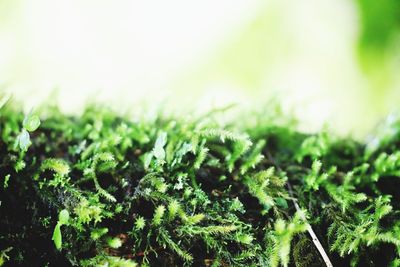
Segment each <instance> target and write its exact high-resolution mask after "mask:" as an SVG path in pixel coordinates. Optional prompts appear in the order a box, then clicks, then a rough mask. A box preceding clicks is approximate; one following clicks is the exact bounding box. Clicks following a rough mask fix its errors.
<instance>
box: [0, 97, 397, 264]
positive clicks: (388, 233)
mask: <svg viewBox="0 0 400 267" xmlns="http://www.w3.org/2000/svg"><path fill="white" fill-rule="evenodd" d="M226 112H228V111H223V112H220V111H218V110H216V111H213V112H210V113H208V114H206V115H205V116H201V117H197V118H183V117H182V116H181V117H171V116H162V115H161V114H160V115H159V116H157V117H154V118H146V119H138V118H136V119H132V118H129V117H128V116H122V115H120V114H117V113H115V112H113V111H111V110H108V109H106V108H99V107H93V106H91V107H88V108H87V109H86V110H85V111H84V112H83V113H82V114H81V115H79V116H67V115H63V114H62V113H61V112H60V111H58V110H57V109H56V108H54V107H51V108H46V109H43V110H41V111H37V112H31V113H30V114H24V113H23V112H22V111H21V109H19V108H18V106H17V105H16V104H13V103H7V104H4V102H3V105H2V106H1V108H0V133H1V139H0V155H1V157H0V174H1V177H0V179H1V186H0V215H1V216H0V266H26V265H28V264H29V265H31V266H114V267H116V266H182V265H185V266H280V265H282V266H321V265H322V266H323V265H327V266H331V264H333V265H334V266H349V265H351V266H388V265H391V266H399V265H400V254H399V253H400V220H399V218H400V204H399V203H400V202H399V200H400V193H399V190H398V188H399V185H400V154H399V150H398V149H399V147H400V120H399V119H396V118H391V119H390V120H389V121H388V123H387V125H385V126H382V127H381V129H380V131H379V132H377V133H376V134H375V135H374V138H371V141H369V142H367V143H366V144H364V143H359V142H357V141H354V140H352V139H348V138H347V139H341V138H338V137H335V136H334V135H332V134H330V133H329V132H327V131H323V132H321V133H319V134H303V133H299V132H298V131H296V125H295V122H294V121H293V120H291V119H290V118H287V117H285V116H284V115H282V113H281V112H279V110H277V109H275V108H268V109H267V110H266V111H264V112H259V113H246V114H244V115H242V117H240V116H239V117H236V118H235V120H226V119H225V120H222V121H225V122H224V123H221V122H220V121H221V120H220V119H219V118H221V117H223V116H224V114H225V113H226ZM39 117H40V119H39Z"/></svg>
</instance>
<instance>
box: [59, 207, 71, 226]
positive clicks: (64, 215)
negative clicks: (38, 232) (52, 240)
mask: <svg viewBox="0 0 400 267" xmlns="http://www.w3.org/2000/svg"><path fill="white" fill-rule="evenodd" d="M68 220H69V212H68V211H67V210H65V209H64V210H62V211H60V214H58V222H59V223H60V225H65V224H68Z"/></svg>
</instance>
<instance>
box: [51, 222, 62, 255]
mask: <svg viewBox="0 0 400 267" xmlns="http://www.w3.org/2000/svg"><path fill="white" fill-rule="evenodd" d="M52 240H53V241H54V244H55V246H56V248H57V249H58V250H61V246H62V236H61V224H60V223H57V225H56V227H55V228H54V232H53V237H52Z"/></svg>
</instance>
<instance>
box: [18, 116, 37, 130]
mask: <svg viewBox="0 0 400 267" xmlns="http://www.w3.org/2000/svg"><path fill="white" fill-rule="evenodd" d="M39 125H40V119H39V117H38V116H37V115H31V114H29V115H27V116H25V118H24V120H23V122H22V126H23V127H24V128H25V129H26V130H27V131H29V132H33V131H36V129H37V128H39Z"/></svg>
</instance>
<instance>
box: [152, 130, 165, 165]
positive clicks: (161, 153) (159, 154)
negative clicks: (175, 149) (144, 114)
mask: <svg viewBox="0 0 400 267" xmlns="http://www.w3.org/2000/svg"><path fill="white" fill-rule="evenodd" d="M166 144H167V133H166V132H161V133H160V134H159V135H158V137H157V140H156V143H155V145H154V149H153V155H154V157H156V159H158V160H164V159H165V150H164V146H165V145H166Z"/></svg>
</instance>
